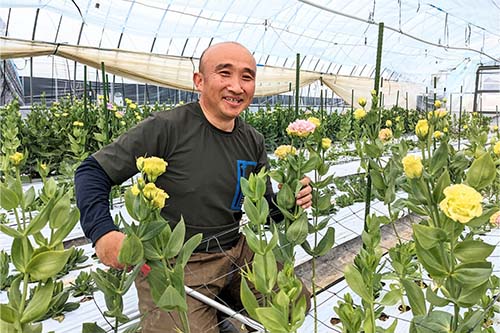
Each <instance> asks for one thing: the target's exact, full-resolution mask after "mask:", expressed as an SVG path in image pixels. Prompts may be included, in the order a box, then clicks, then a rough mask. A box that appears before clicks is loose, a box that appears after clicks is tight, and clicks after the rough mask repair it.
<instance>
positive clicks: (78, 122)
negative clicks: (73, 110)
mask: <svg viewBox="0 0 500 333" xmlns="http://www.w3.org/2000/svg"><path fill="white" fill-rule="evenodd" d="M83 125H84V124H83V123H82V122H81V121H74V122H73V126H76V127H83Z"/></svg>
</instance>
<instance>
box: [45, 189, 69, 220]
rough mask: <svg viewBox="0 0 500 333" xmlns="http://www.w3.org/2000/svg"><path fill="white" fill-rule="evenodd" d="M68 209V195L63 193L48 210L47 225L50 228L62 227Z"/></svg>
mask: <svg viewBox="0 0 500 333" xmlns="http://www.w3.org/2000/svg"><path fill="white" fill-rule="evenodd" d="M69 211H70V200H69V195H68V194H65V195H64V196H62V197H61V198H59V200H57V202H56V203H55V205H54V208H52V211H51V212H50V221H49V225H50V227H51V228H52V229H58V228H60V227H62V226H63V225H64V224H65V223H66V222H67V220H68V217H69Z"/></svg>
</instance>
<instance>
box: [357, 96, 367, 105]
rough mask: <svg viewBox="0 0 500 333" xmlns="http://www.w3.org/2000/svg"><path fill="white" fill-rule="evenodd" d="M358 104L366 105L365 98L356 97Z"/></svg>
mask: <svg viewBox="0 0 500 333" xmlns="http://www.w3.org/2000/svg"><path fill="white" fill-rule="evenodd" d="M358 104H359V106H361V107H364V106H365V105H366V98H364V97H360V98H358Z"/></svg>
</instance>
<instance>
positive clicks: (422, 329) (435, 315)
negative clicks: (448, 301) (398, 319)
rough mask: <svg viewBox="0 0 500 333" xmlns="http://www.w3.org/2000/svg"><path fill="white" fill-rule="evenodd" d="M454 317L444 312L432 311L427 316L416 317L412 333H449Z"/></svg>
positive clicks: (411, 329) (411, 327) (412, 323)
mask: <svg viewBox="0 0 500 333" xmlns="http://www.w3.org/2000/svg"><path fill="white" fill-rule="evenodd" d="M451 321H452V315H451V313H448V312H444V311H432V312H430V313H429V315H427V316H415V317H413V320H412V321H411V326H410V332H411V333H449V332H452V331H453V330H452V328H451Z"/></svg>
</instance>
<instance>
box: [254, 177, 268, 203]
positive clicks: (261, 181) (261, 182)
mask: <svg viewBox="0 0 500 333" xmlns="http://www.w3.org/2000/svg"><path fill="white" fill-rule="evenodd" d="M265 193H266V181H265V178H260V177H255V199H256V200H258V199H259V198H262V197H264V194H265Z"/></svg>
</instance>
